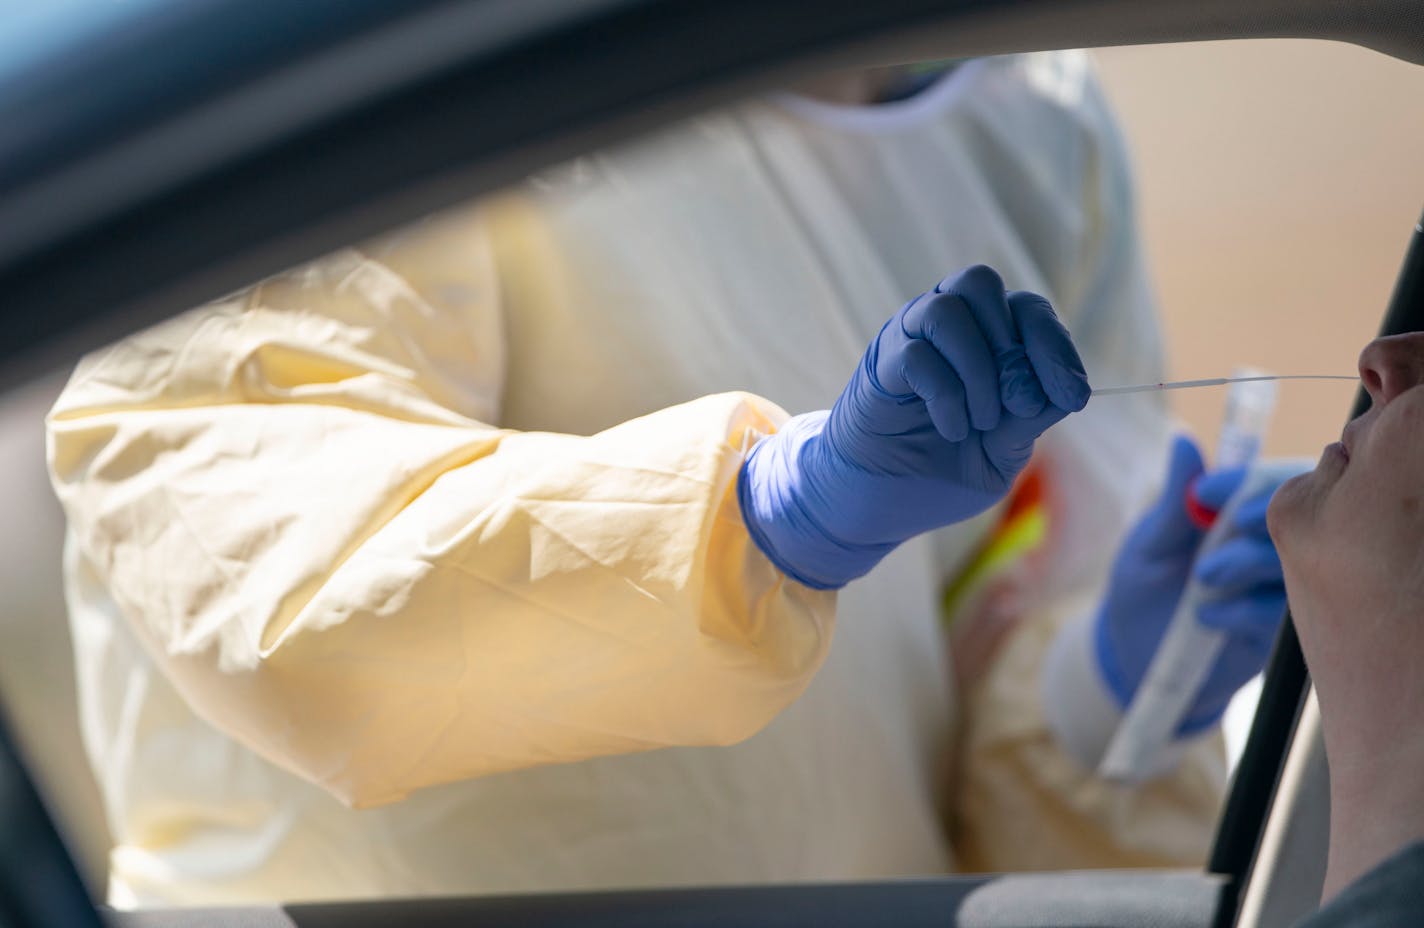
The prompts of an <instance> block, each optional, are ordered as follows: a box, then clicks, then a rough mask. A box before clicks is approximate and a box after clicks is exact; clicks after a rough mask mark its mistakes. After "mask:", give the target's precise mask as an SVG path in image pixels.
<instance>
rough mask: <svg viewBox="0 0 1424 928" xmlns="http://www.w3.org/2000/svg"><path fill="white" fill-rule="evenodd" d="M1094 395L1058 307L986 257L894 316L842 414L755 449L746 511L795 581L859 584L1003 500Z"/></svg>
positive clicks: (803, 424) (761, 540)
mask: <svg viewBox="0 0 1424 928" xmlns="http://www.w3.org/2000/svg"><path fill="white" fill-rule="evenodd" d="M1089 395H1090V389H1089V386H1088V379H1087V375H1086V374H1085V372H1084V370H1083V364H1082V361H1081V360H1080V359H1079V357H1078V353H1077V351H1076V350H1075V349H1074V347H1073V342H1072V340H1071V339H1070V338H1069V336H1068V332H1067V330H1066V329H1064V327H1063V325H1062V324H1061V323H1060V322H1059V321H1058V317H1057V316H1056V315H1054V312H1053V309H1052V308H1051V307H1050V306H1049V305H1048V301H1047V300H1045V299H1044V298H1043V297H1041V296H1038V295H1037V294H1033V293H1027V292H1023V291H1015V292H1007V293H1006V292H1005V290H1004V285H1003V281H1002V280H1000V278H999V275H998V274H997V273H995V272H994V271H993V270H992V269H990V268H988V267H984V266H982V265H980V266H976V267H971V268H969V269H968V270H965V271H963V272H962V273H960V274H959V275H957V276H955V277H953V278H947V279H946V280H945V281H943V282H942V283H941V284H940V285H939V286H937V287H936V288H935V289H934V290H932V291H930V292H928V293H925V294H922V295H920V296H919V297H917V298H915V299H914V300H911V301H910V302H909V303H908V304H906V306H905V307H904V308H903V309H901V310H900V312H898V313H896V314H895V316H893V317H892V318H891V319H890V321H889V322H887V323H886V324H885V326H884V328H883V329H881V331H880V334H879V335H878V336H876V338H875V339H874V341H872V342H871V343H870V347H869V348H868V349H867V350H866V352H865V356H864V358H863V359H862V361H861V363H860V365H859V367H858V368H857V369H856V371H855V373H854V374H853V375H852V377H851V379H850V383H849V384H847V386H846V388H845V390H844V392H842V393H841V396H840V398H839V399H838V400H836V404H835V406H834V407H833V408H832V409H830V410H829V411H824V410H823V411H820V412H815V413H808V414H806V415H803V416H797V417H795V418H794V419H792V420H790V421H789V422H788V423H787V424H786V425H785V426H784V427H783V428H782V429H781V430H780V431H779V432H777V434H776V435H773V436H771V437H770V438H768V439H766V440H764V441H762V442H760V443H759V444H758V445H757V446H756V447H755V448H754V449H753V450H752V453H751V454H750V455H749V456H748V459H747V462H746V464H745V465H744V466H743V469H742V473H741V476H740V480H739V482H738V494H739V498H740V501H741V504H742V516H743V519H744V521H745V522H746V524H747V528H748V530H749V531H750V532H751V535H752V538H753V540H754V541H755V542H756V544H757V546H758V548H760V549H761V550H762V551H763V552H764V553H765V554H766V555H767V556H768V557H769V558H770V559H771V560H772V562H773V563H775V564H776V566H777V567H778V568H780V569H781V570H782V571H783V572H785V573H786V574H787V575H788V576H790V577H792V578H794V579H796V580H798V581H800V582H802V583H804V584H806V585H808V586H812V587H816V588H818V589H834V588H837V587H840V586H843V585H844V584H845V583H847V582H848V581H850V580H852V579H854V578H855V577H858V576H860V575H862V574H864V573H866V572H867V571H868V570H870V568H871V567H873V566H874V565H875V564H876V563H877V562H878V561H879V560H880V559H881V558H882V557H884V556H885V555H886V554H887V553H889V552H890V551H891V550H892V549H893V548H894V547H895V546H896V545H898V544H899V543H901V542H903V541H905V540H906V539H908V538H911V537H913V536H915V535H918V534H920V533H921V532H925V531H928V530H930V529H934V528H938V527H940V526H943V525H948V524H950V523H953V522H958V521H961V520H963V519H967V518H969V517H971V516H974V515H977V514H978V513H980V512H983V511H984V510H985V509H987V508H989V507H990V506H991V505H993V504H994V503H995V502H997V501H998V500H1000V499H1002V498H1003V496H1004V495H1005V493H1007V491H1008V489H1009V487H1010V486H1011V485H1012V484H1013V481H1014V478H1015V477H1017V476H1018V474H1019V472H1020V471H1021V470H1023V468H1024V465H1026V464H1027V463H1028V460H1029V457H1030V455H1031V454H1032V453H1033V443H1034V440H1035V439H1036V438H1038V436H1039V435H1041V434H1042V433H1043V431H1044V430H1045V429H1047V428H1048V427H1049V426H1051V425H1053V424H1054V423H1055V422H1058V421H1059V420H1060V419H1062V418H1063V417H1064V416H1066V415H1068V414H1069V413H1070V412H1076V411H1077V410H1080V409H1082V408H1083V406H1084V405H1085V404H1086V403H1087V402H1088V397H1089Z"/></svg>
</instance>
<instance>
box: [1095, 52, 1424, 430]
mask: <svg viewBox="0 0 1424 928" xmlns="http://www.w3.org/2000/svg"><path fill="white" fill-rule="evenodd" d="M1097 57H1098V61H1099V66H1100V68H1101V71H1102V76H1103V80H1104V83H1105V84H1106V86H1107V90H1108V94H1109V96H1110V97H1111V98H1112V100H1113V102H1114V104H1115V105H1116V106H1117V108H1118V112H1119V116H1120V118H1121V121H1122V124H1123V127H1124V129H1125V131H1126V134H1127V137H1128V143H1129V145H1130V147H1131V149H1132V152H1133V155H1134V156H1135V157H1134V160H1135V163H1136V173H1137V179H1138V190H1139V205H1140V214H1141V218H1142V230H1143V236H1144V238H1145V239H1146V245H1147V251H1148V255H1149V258H1150V261H1151V266H1152V270H1153V272H1154V275H1155V278H1156V281H1157V286H1158V295H1159V297H1160V301H1161V305H1162V309H1163V315H1164V317H1165V327H1166V332H1167V352H1168V363H1169V376H1171V377H1173V378H1174V379H1176V378H1180V379H1195V378H1200V377H1219V376H1227V375H1229V374H1230V373H1231V368H1232V367H1233V366H1234V365H1236V364H1238V363H1244V364H1250V365H1253V366H1258V367H1264V368H1266V369H1268V370H1270V371H1272V372H1273V373H1278V374H1354V373H1355V372H1356V371H1355V360H1356V357H1357V355H1358V354H1359V351H1360V348H1362V347H1363V346H1364V344H1365V342H1366V341H1368V340H1369V339H1370V338H1372V337H1373V336H1374V335H1375V331H1376V328H1377V326H1378V324H1379V320H1380V318H1381V315H1382V313H1383V310H1384V307H1385V304H1386V303H1387V301H1388V299H1389V293H1390V289H1391V287H1392V286H1393V283H1394V276H1395V272H1396V271H1397V269H1398V267H1399V262H1400V259H1401V258H1402V256H1403V253H1404V247H1405V244H1406V242H1407V238H1408V235H1409V232H1410V230H1411V228H1412V227H1413V224H1414V222H1415V221H1416V220H1417V219H1418V218H1419V214H1420V209H1421V207H1424V67H1419V66H1415V65H1409V64H1405V63H1403V62H1400V61H1396V60H1394V59H1392V58H1388V57H1386V56H1384V55H1381V54H1379V53H1376V52H1372V51H1367V50H1365V49H1361V48H1357V47H1355V46H1350V45H1342V44H1337V43H1332V42H1307V41H1299V40H1290V41H1287V40H1281V41H1249V42H1209V43H1201V44H1192V45H1170V46H1143V47H1132V48H1115V49H1103V50H1101V51H1099V52H1098V54H1097ZM1353 390H1354V388H1353V386H1351V385H1350V384H1345V383H1334V384H1332V383H1322V384H1315V383H1309V382H1305V383H1286V384H1282V385H1281V390H1280V394H1279V397H1280V401H1279V405H1278V407H1277V412H1276V417H1275V420H1274V423H1273V427H1272V430H1271V433H1270V436H1269V438H1268V441H1267V450H1268V451H1269V452H1271V453H1274V454H1283V455H1298V454H1299V455H1309V456H1311V457H1312V458H1313V457H1316V456H1318V455H1319V453H1320V449H1321V447H1322V446H1323V445H1325V444H1327V443H1329V442H1331V441H1334V440H1335V439H1336V438H1338V437H1339V433H1340V428H1341V426H1342V425H1343V424H1344V419H1345V416H1346V414H1347V413H1348V411H1349V407H1350V403H1351V401H1352V397H1353ZM1172 398H1173V402H1174V405H1175V408H1176V410H1177V412H1178V413H1179V415H1181V416H1182V417H1183V418H1184V419H1185V420H1186V421H1187V422H1188V423H1189V424H1190V425H1191V427H1192V429H1193V431H1195V432H1196V433H1197V434H1198V435H1200V436H1202V438H1203V439H1204V440H1205V441H1206V443H1207V444H1208V446H1214V443H1215V436H1216V433H1217V429H1218V428H1219V425H1220V421H1221V414H1222V406H1223V403H1224V402H1225V398H1226V391H1225V388H1221V387H1214V388H1207V389H1201V390H1192V391H1182V392H1178V393H1175V394H1173V395H1172Z"/></svg>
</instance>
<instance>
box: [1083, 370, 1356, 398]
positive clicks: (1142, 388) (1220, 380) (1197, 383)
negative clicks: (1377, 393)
mask: <svg viewBox="0 0 1424 928" xmlns="http://www.w3.org/2000/svg"><path fill="white" fill-rule="evenodd" d="M1359 379H1360V378H1359V377H1358V376H1355V377H1346V376H1344V375H1343V374H1276V375H1273V376H1269V377H1208V378H1207V379H1206V380H1174V381H1170V382H1168V383H1139V384H1134V385H1133V386H1130V387H1103V388H1101V389H1098V390H1094V391H1093V394H1092V395H1093V396H1117V395H1120V394H1124V393H1146V392H1147V391H1149V390H1189V389H1191V388H1192V387H1220V386H1223V385H1225V384H1228V383H1245V382H1247V381H1251V380H1355V381H1358V380H1359Z"/></svg>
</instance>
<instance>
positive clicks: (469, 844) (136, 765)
mask: <svg viewBox="0 0 1424 928" xmlns="http://www.w3.org/2000/svg"><path fill="white" fill-rule="evenodd" d="M1086 67H1087V65H1086V61H1085V59H1084V58H1083V57H1082V56H1080V55H1045V56H1034V57H1033V58H1030V59H1004V60H992V61H983V62H971V63H969V64H966V65H963V66H961V67H959V68H958V69H956V70H955V71H953V72H952V73H951V74H950V75H949V76H947V77H946V78H944V79H942V80H940V81H939V82H937V83H935V84H934V85H932V86H931V87H929V88H928V89H927V90H925V91H924V92H922V93H921V94H919V95H917V96H915V97H913V98H911V99H909V100H906V101H901V102H897V103H892V104H886V105H882V106H879V107H873V108H846V107H835V106H829V105H824V104H817V103H813V102H810V101H807V100H804V99H800V98H775V99H771V100H767V101H763V102H758V103H754V104H750V105H746V106H743V107H740V108H737V109H734V110H731V111H727V112H723V113H719V114H715V115H712V116H709V117H706V118H702V119H698V120H694V121H692V122H690V123H688V124H685V125H681V126H679V127H677V128H676V129H674V130H672V131H670V132H667V133H664V134H660V135H658V136H655V137H652V138H650V139H647V140H644V141H642V142H640V143H639V144H637V145H635V146H632V147H629V148H627V149H624V150H620V151H616V152H613V153H611V154H606V155H602V156H597V157H590V158H588V159H583V160H580V161H578V162H575V163H574V164H572V165H568V166H565V167H563V168H560V169H558V170H556V171H553V172H550V173H549V174H547V175H545V176H543V177H541V178H539V179H537V180H535V181H534V182H532V183H531V184H530V185H529V186H528V188H527V189H525V190H524V191H522V192H521V194H520V202H521V205H520V206H519V207H518V209H517V210H515V212H517V213H518V214H519V217H520V218H518V220H517V221H518V222H520V223H523V224H524V229H525V232H524V233H521V234H530V235H533V236H534V237H535V239H537V244H538V247H539V248H540V249H545V250H546V251H545V252H544V254H543V257H541V259H540V260H541V261H545V267H544V273H547V274H548V275H550V278H549V280H548V281H545V284H547V287H527V286H522V285H521V284H520V282H519V281H518V280H512V281H511V282H510V285H509V286H510V289H509V293H508V301H509V302H508V304H507V309H508V312H507V314H506V317H505V324H506V326H507V332H506V335H507V347H508V352H509V356H508V372H507V377H506V381H505V388H504V393H503V398H502V413H501V421H500V423H499V424H500V425H503V426H507V427H511V428H516V429H520V430H549V431H559V432H575V433H590V432H594V431H597V430H600V429H603V428H605V427H608V426H612V425H614V424H616V423H618V422H621V421H624V420H627V419H630V418H633V417H636V416H640V415H643V414H645V413H648V412H650V411H652V410H655V409H658V408H662V407H666V406H671V405H674V404H676V403H680V402H683V401H685V400H688V399H691V398H693V397H697V396H700V395H704V394H709V393H715V392H720V391H726V390H747V391H750V392H753V393H757V394H760V395H762V396H765V397H767V398H768V399H771V400H773V401H774V402H776V403H778V404H780V405H781V406H783V407H784V408H786V409H787V410H788V411H790V412H792V413H799V412H804V411H807V410H811V409H816V408H824V407H826V406H829V405H830V404H831V403H832V402H833V401H834V399H835V397H836V395H837V394H838V392H839V391H840V389H841V387H842V386H843V385H844V382H845V380H846V378H847V376H848V375H849V373H850V371H851V370H852V368H853V366H854V365H855V364H856V363H857V361H858V360H859V358H860V355H861V353H862V352H863V351H864V349H865V345H866V343H867V342H868V340H869V339H870V338H871V337H872V336H873V335H874V334H875V332H876V331H877V330H878V328H879V326H880V325H881V324H882V323H883V322H884V320H885V319H886V318H887V317H888V316H889V315H890V314H891V313H892V312H893V311H894V310H895V309H897V308H898V307H899V306H900V305H901V304H902V303H903V302H904V301H905V300H906V299H907V298H908V297H910V296H912V295H914V294H916V293H918V292H920V291H923V290H925V289H927V288H929V287H931V286H933V284H934V283H935V282H936V281H937V280H938V278H939V277H940V276H941V275H943V274H945V273H947V272H950V271H952V270H955V269H957V268H959V267H962V266H964V265H967V264H971V263H977V262H983V263H987V264H990V265H992V266H994V267H996V268H998V269H999V270H1000V271H1001V272H1002V273H1003V274H1004V277H1005V279H1006V280H1007V281H1009V283H1010V285H1011V286H1013V287H1017V288H1024V289H1033V290H1037V291H1040V292H1043V293H1046V294H1048V295H1050V297H1052V298H1053V299H1054V300H1055V302H1060V301H1063V300H1067V301H1068V302H1071V300H1072V298H1074V297H1075V296H1077V294H1073V293H1070V292H1065V291H1071V290H1072V289H1074V288H1088V287H1091V286H1092V285H1093V284H1092V282H1091V281H1087V280H1082V279H1080V275H1081V270H1080V269H1081V268H1082V267H1084V266H1085V264H1086V263H1087V262H1086V261H1085V258H1084V249H1086V248H1090V247H1095V246H1094V243H1093V242H1092V235H1091V234H1090V232H1091V230H1087V229H1085V224H1086V223H1089V222H1090V219H1089V217H1087V216H1085V215H1084V205H1083V204H1084V201H1085V199H1086V198H1087V197H1088V193H1087V192H1086V191H1084V190H1083V189H1082V187H1083V185H1084V183H1085V178H1086V177H1088V176H1089V174H1090V172H1089V170H1088V166H1087V164H1086V162H1087V159H1089V158H1090V157H1091V156H1092V152H1093V150H1094V148H1095V145H1096V144H1097V140H1095V139H1094V138H1093V131H1094V130H1093V127H1094V126H1095V125H1098V124H1099V123H1101V121H1102V116H1101V114H1100V113H1099V112H1098V110H1099V109H1100V107H1101V103H1100V101H1099V100H1098V97H1097V96H1096V94H1095V92H1093V93H1090V92H1089V90H1088V86H1089V82H1090V81H1091V78H1090V76H1089V74H1088V73H1087V71H1086ZM1084 113H1088V118H1086V119H1085V118H1084V116H1083V114H1084ZM499 213H500V210H498V209H496V210H495V211H494V213H493V214H492V215H494V217H495V219H496V221H495V222H494V224H493V226H492V229H493V231H494V234H495V241H496V247H497V248H498V249H501V250H506V249H514V248H516V247H524V246H523V245H516V244H515V243H512V242H511V241H506V240H502V239H501V233H500V227H499V222H498V217H499ZM525 244H527V243H525ZM550 293H552V294H563V295H564V296H561V297H550V298H544V297H542V296H541V294H550ZM569 294H575V295H576V301H575V300H574V299H570V298H567V297H568V295H569ZM1068 322H1069V325H1070V327H1074V323H1075V320H1073V319H1071V318H1070V319H1069V320H1068ZM1074 331H1075V335H1077V336H1078V337H1079V339H1080V344H1082V343H1083V339H1084V338H1085V337H1086V338H1089V339H1091V338H1092V331H1091V326H1089V327H1088V329H1086V330H1085V331H1083V332H1081V333H1080V331H1079V330H1078V329H1077V328H1074ZM1085 349H1086V350H1085V355H1087V356H1089V357H1090V358H1091V356H1092V355H1093V354H1094V348H1093V345H1091V344H1087V345H1085ZM985 524H986V522H985V520H984V519H980V520H977V521H976V522H975V523H973V524H970V525H966V526H961V527H958V528H957V529H955V530H952V531H949V532H946V533H942V535H941V536H940V537H938V538H935V539H928V538H922V539H918V540H916V541H914V542H912V543H910V544H907V545H905V546H904V547H903V548H902V549H900V550H899V551H897V552H896V553H895V554H894V555H892V556H891V557H890V558H888V559H887V560H886V561H885V562H884V563H883V564H882V565H881V566H880V567H878V568H877V569H876V570H875V571H874V572H873V573H872V574H871V575H869V576H868V577H866V578H865V579H863V580H861V581H858V582H857V583H854V584H852V585H851V586H850V587H848V588H847V589H846V590H845V591H843V592H842V593H841V595H840V605H839V627H838V630H837V639H836V641H835V644H834V647H833V648H832V650H831V653H830V657H829V659H828V660H827V662H826V664H825V666H824V668H823V669H822V670H821V672H820V673H819V675H818V676H817V677H816V679H815V680H814V682H813V683H812V684H811V687H810V688H809V690H808V691H807V692H806V694H805V695H804V697H803V698H801V699H800V700H799V701H798V702H797V703H796V704H794V705H793V706H792V707H791V708H790V709H789V710H788V711H786V712H785V713H784V714H783V715H782V716H781V717H779V718H778V719H777V720H776V721H775V722H773V723H772V725H771V726H770V727H768V728H767V729H766V730H764V731H762V732H761V733H760V734H758V735H756V736H755V737H753V738H752V739H750V740H749V741H747V742H745V743H742V744H740V745H737V746H734V747H729V748H700V749H693V748H687V749H670V750H661V751H655V752H652V753H647V754H640V755H633V756H626V757H613V758H607V759H600V760H592V761H587V762H583V763H579V764H573V765H567V766H559V767H549V768H542V769H535V770H529V771H524V772H519V773H513V774H505V775H499V776H493V777H488V778H484V779H480V780H476V781H472V782H464V783H455V784H451V785H448V786H443V787H437V788H434V789H428V790H424V791H421V792H419V793H417V794H416V795H414V796H412V797H411V798H409V799H408V800H406V801H404V802H401V803H397V804H395V805H391V806H387V807H382V808H377V809H373V810H366V811H359V812H356V811H351V810H348V809H346V808H344V807H343V806H341V805H340V804H339V803H338V802H337V801H336V800H334V799H332V798H331V797H329V796H328V795H327V794H325V793H324V792H322V791H321V790H319V789H318V788H316V787H314V786H311V785H309V784H307V783H305V782H303V781H301V780H299V779H298V778H296V777H294V776H292V775H290V774H288V773H286V772H284V771H282V770H279V769H277V768H276V767H274V766H272V765H270V764H268V763H266V762H265V761H263V760H261V759H259V758H258V757H256V756H255V755H254V754H252V753H251V752H249V751H248V750H247V749H245V748H243V747H242V746H240V745H238V744H237V743H236V742H234V741H232V740H230V739H229V738H227V737H226V736H224V735H222V734H219V733H218V732H217V731H216V730H215V729H213V728H211V727H210V726H208V725H207V724H206V723H204V722H202V721H201V720H199V719H197V718H196V717H195V716H194V715H193V714H192V713H191V711H190V710H188V709H187V708H186V706H185V704H184V703H183V701H182V700H181V698H180V697H179V696H178V695H177V694H176V693H175V692H174V691H173V690H172V689H171V688H170V687H169V685H168V684H167V683H166V682H165V680H164V679H163V678H162V677H161V676H160V675H158V674H157V673H156V672H155V671H154V670H153V669H152V668H151V666H150V664H149V662H148V660H147V658H146V657H145V656H144V654H143V652H142V649H141V648H140V646H139V645H138V643H137V641H136V640H135V639H134V638H133V637H132V634H131V632H130V631H129V630H128V628H127V627H126V626H125V624H124V622H123V621H122V620H121V619H120V618H118V617H117V616H116V615H115V614H114V613H113V608H112V606H110V605H107V604H106V601H105V597H104V594H103V592H102V589H100V588H99V587H98V586H97V585H96V584H94V583H92V582H91V583H87V584H86V583H84V577H85V572H84V570H83V565H77V566H76V567H75V568H74V573H73V574H72V575H73V576H76V577H77V578H78V579H79V583H78V584H77V588H78V592H77V595H74V594H72V596H71V599H72V603H71V605H72V611H73V613H74V625H75V637H76V650H77V654H78V662H79V663H78V672H79V677H80V686H81V699H82V705H83V713H84V719H83V723H84V727H85V737H86V741H87V744H88V746H89V749H90V752H91V754H92V755H93V756H94V758H95V762H96V766H97V767H98V775H99V778H100V782H101V788H102V791H103V793H104V796H105V799H106V802H107V804H108V808H109V814H110V819H111V828H112V830H113V833H114V835H115V838H116V840H117V842H118V847H117V849H116V850H115V852H114V855H113V858H112V865H113V894H114V901H115V902H116V903H118V904H120V905H124V904H144V905H148V904H163V903H177V904H184V903H187V904H193V903H199V902H201V903H215V902H224V901H239V900H253V899H262V898H273V899H299V898H313V897H327V898H330V897H347V898H355V897H363V896H382V895H393V894H423V893H441V894H460V893H485V892H499V891H530V890H550V889H559V888H582V887H613V886H646V885H669V884H692V883H727V882H738V883H740V882H757V881H789V880H802V879H841V878H847V879H848V878H866V877H875V876H883V875H891V874H911V873H934V872H942V871H944V870H946V869H948V868H952V866H953V856H952V853H951V851H950V849H949V847H948V846H947V843H946V841H945V839H944V837H943V834H942V823H941V821H940V818H939V809H938V801H939V799H940V796H941V793H942V789H943V785H944V782H945V772H946V766H947V763H948V760H949V756H950V751H951V746H952V736H953V730H954V729H953V723H954V711H953V709H954V707H953V698H952V687H951V681H950V679H949V675H948V670H947V666H946V660H945V651H944V647H943V643H942V635H941V630H940V619H939V613H938V605H937V604H938V600H939V594H940V591H941V589H942V586H943V583H944V580H945V578H946V576H947V575H949V574H951V573H952V572H953V570H954V568H955V567H956V565H957V564H958V563H959V562H960V559H961V558H962V557H963V556H964V554H965V553H966V552H967V551H968V550H969V549H970V548H972V546H973V544H974V542H975V540H976V539H977V538H979V537H980V536H981V535H982V532H983V529H984V525H985ZM716 700H717V694H716V693H708V694H707V701H708V705H709V711H715V704H716Z"/></svg>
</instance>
